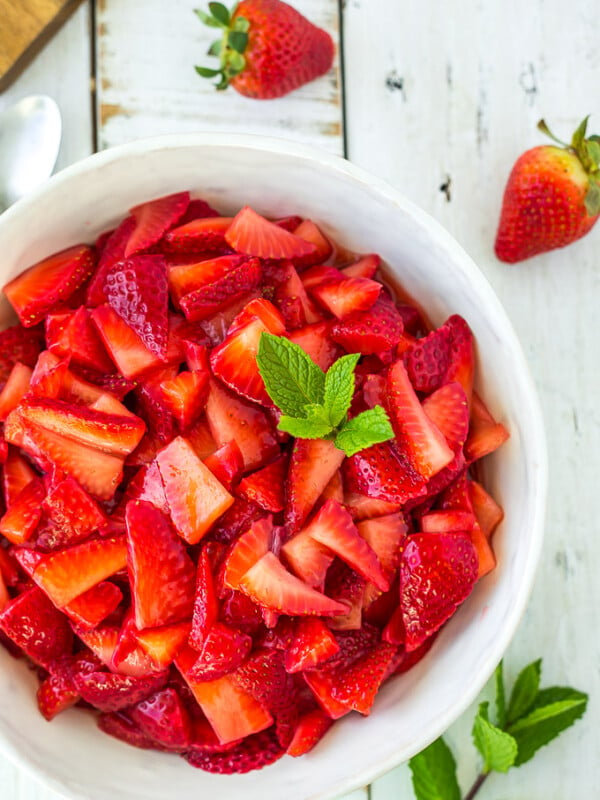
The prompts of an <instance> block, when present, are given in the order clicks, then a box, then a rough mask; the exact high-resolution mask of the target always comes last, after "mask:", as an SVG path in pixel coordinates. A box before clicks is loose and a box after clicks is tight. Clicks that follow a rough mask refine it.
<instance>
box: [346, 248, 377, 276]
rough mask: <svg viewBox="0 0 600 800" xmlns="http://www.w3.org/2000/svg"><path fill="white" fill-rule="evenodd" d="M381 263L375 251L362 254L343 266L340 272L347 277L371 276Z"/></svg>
mask: <svg viewBox="0 0 600 800" xmlns="http://www.w3.org/2000/svg"><path fill="white" fill-rule="evenodd" d="M380 265H381V259H380V258H379V256H378V255H377V253H369V255H366V256H362V257H361V258H359V259H358V260H357V261H355V262H354V263H353V264H350V265H349V266H347V267H344V269H343V270H342V273H343V274H344V275H345V276H346V277H347V278H373V277H374V276H375V273H376V272H377V270H378V269H379V267H380Z"/></svg>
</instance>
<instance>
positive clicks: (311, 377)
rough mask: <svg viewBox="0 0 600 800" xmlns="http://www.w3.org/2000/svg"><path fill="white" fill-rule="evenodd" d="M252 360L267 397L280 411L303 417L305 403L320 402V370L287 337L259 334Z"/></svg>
mask: <svg viewBox="0 0 600 800" xmlns="http://www.w3.org/2000/svg"><path fill="white" fill-rule="evenodd" d="M256 361H257V364H258V369H259V372H260V374H261V376H262V379H263V381H264V383H265V388H266V390H267V393H268V394H269V397H270V398H271V400H272V401H273V402H274V403H275V404H276V405H277V406H278V407H279V408H280V409H281V410H282V411H283V413H284V414H286V415H288V416H291V417H305V416H306V414H305V408H306V406H307V405H313V404H315V403H321V402H322V401H323V395H324V392H325V375H324V373H323V371H322V370H321V369H320V368H319V367H318V366H317V365H316V364H315V362H314V361H313V360H312V359H311V358H310V356H309V355H307V353H305V352H304V350H303V349H302V348H301V347H299V346H298V345H297V344H294V342H290V341H289V339H285V338H283V337H281V336H275V335H273V334H271V333H263V334H262V336H261V337H260V344H259V347H258V354H257V357H256Z"/></svg>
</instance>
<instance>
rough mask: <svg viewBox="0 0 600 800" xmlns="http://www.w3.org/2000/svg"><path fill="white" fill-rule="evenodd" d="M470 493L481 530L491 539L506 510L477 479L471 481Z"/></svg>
mask: <svg viewBox="0 0 600 800" xmlns="http://www.w3.org/2000/svg"><path fill="white" fill-rule="evenodd" d="M468 485H469V495H470V497H471V503H472V504H473V511H474V512H475V516H476V517H477V522H478V523H479V525H480V527H481V530H482V531H483V533H484V534H485V535H486V536H487V538H488V539H489V538H490V536H491V535H492V534H493V533H494V531H495V530H496V528H497V527H498V525H499V524H500V523H501V522H502V520H503V519H504V511H503V510H502V508H501V507H500V506H499V505H498V503H496V501H495V500H494V498H493V497H492V496H491V495H490V494H488V492H486V490H485V489H484V488H483V486H482V485H481V484H480V483H477V481H469V484H468Z"/></svg>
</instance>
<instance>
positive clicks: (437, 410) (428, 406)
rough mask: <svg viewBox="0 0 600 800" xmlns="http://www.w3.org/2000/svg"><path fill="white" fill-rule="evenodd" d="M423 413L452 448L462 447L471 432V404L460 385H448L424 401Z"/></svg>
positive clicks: (455, 383) (441, 387)
mask: <svg viewBox="0 0 600 800" xmlns="http://www.w3.org/2000/svg"><path fill="white" fill-rule="evenodd" d="M423 411H424V412H425V413H426V414H427V416H428V417H429V419H430V420H431V422H433V424H434V425H435V426H436V427H437V428H438V430H440V431H441V432H442V433H443V434H444V437H445V439H446V441H447V442H448V444H449V445H450V446H451V447H453V448H454V447H462V446H463V444H464V443H465V440H466V438H467V433H468V432H469V403H468V401H467V396H466V394H465V393H464V390H463V388H462V386H461V385H460V383H457V382H454V383H446V384H444V385H443V386H440V388H439V389H436V390H435V391H434V392H433V393H432V394H430V395H429V397H426V398H425V400H424V401H423Z"/></svg>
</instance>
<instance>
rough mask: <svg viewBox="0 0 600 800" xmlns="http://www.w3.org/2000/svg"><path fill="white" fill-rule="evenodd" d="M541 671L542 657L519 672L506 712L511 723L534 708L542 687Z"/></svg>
mask: <svg viewBox="0 0 600 800" xmlns="http://www.w3.org/2000/svg"><path fill="white" fill-rule="evenodd" d="M541 671H542V659H541V658H539V659H538V660H537V661H534V662H533V663H531V664H528V665H527V666H526V667H525V668H524V669H523V670H521V672H520V673H519V675H518V677H517V680H516V681H515V684H514V686H513V689H512V692H511V695H510V701H509V703H508V710H507V712H506V722H507V723H508V724H509V725H510V724H511V723H513V722H516V720H518V719H520V718H521V717H523V716H525V714H527V712H528V711H529V710H530V709H531V708H532V706H533V704H534V702H535V699H536V697H537V694H538V691H539V688H540V675H541Z"/></svg>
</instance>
